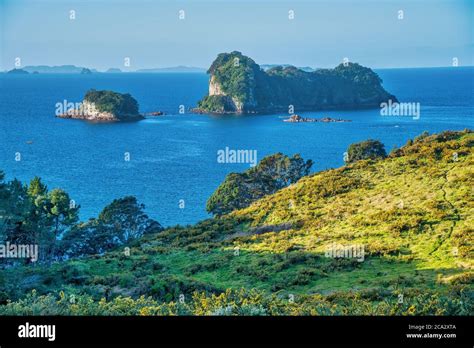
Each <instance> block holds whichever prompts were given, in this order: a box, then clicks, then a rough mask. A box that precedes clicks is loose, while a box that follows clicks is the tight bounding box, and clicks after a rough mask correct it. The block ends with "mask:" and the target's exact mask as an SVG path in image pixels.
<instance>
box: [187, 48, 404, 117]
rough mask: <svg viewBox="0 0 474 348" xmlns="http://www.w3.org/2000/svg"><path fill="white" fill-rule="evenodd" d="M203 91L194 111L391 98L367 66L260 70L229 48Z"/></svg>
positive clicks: (356, 104) (341, 104) (347, 104)
mask: <svg viewBox="0 0 474 348" xmlns="http://www.w3.org/2000/svg"><path fill="white" fill-rule="evenodd" d="M208 74H209V75H210V81H209V95H207V96H205V97H204V98H203V99H202V100H201V101H199V103H198V107H197V108H196V109H194V111H195V112H197V113H217V114H226V113H231V114H240V113H249V114H250V113H272V112H288V110H289V108H291V107H293V108H294V110H298V111H315V110H328V109H361V108H375V107H379V106H380V103H382V102H387V101H388V100H392V101H397V98H396V97H395V96H393V95H391V94H390V93H388V92H387V91H386V90H385V89H384V88H383V87H382V80H381V79H380V77H379V76H378V75H377V74H376V73H375V72H373V71H372V70H371V69H369V68H366V67H363V66H361V65H359V64H357V63H347V64H340V65H338V66H337V67H336V68H334V69H318V70H315V71H304V70H302V69H298V68H295V67H293V66H286V67H283V66H276V67H272V68H270V69H268V70H264V69H262V68H261V67H260V66H259V65H258V64H257V63H255V62H254V61H253V60H252V59H251V58H249V57H247V56H244V55H243V54H242V53H240V52H237V51H234V52H231V53H221V54H219V55H218V56H217V58H216V60H214V62H213V63H212V65H211V67H210V68H209V70H208Z"/></svg>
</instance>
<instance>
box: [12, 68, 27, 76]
mask: <svg viewBox="0 0 474 348" xmlns="http://www.w3.org/2000/svg"><path fill="white" fill-rule="evenodd" d="M7 74H13V75H27V74H29V72H28V71H26V70H24V69H12V70H10V71H8V72H7Z"/></svg>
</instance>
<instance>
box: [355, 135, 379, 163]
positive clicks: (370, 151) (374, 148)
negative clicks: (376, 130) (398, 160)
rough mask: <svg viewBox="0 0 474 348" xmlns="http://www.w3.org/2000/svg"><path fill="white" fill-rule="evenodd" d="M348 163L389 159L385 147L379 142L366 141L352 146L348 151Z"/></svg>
mask: <svg viewBox="0 0 474 348" xmlns="http://www.w3.org/2000/svg"><path fill="white" fill-rule="evenodd" d="M347 154H348V160H347V163H353V162H357V161H360V160H364V159H377V158H385V157H387V153H386V152H385V147H384V145H383V144H382V143H381V142H380V141H378V140H372V139H369V140H366V141H362V142H360V143H355V144H351V145H350V146H349V149H348V150H347Z"/></svg>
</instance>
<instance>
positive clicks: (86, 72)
mask: <svg viewBox="0 0 474 348" xmlns="http://www.w3.org/2000/svg"><path fill="white" fill-rule="evenodd" d="M81 74H83V75H90V74H92V71H91V70H90V69H87V68H82V70H81Z"/></svg>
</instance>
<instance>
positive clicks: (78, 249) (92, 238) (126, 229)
mask: <svg viewBox="0 0 474 348" xmlns="http://www.w3.org/2000/svg"><path fill="white" fill-rule="evenodd" d="M144 209H145V206H144V205H143V204H141V203H138V202H137V199H136V198H135V197H133V196H127V197H124V198H119V199H114V200H113V201H112V203H110V204H109V205H108V206H106V207H105V208H104V209H103V210H102V212H101V213H100V214H99V217H98V218H97V219H90V220H89V221H88V222H86V223H82V224H79V225H76V226H75V227H74V228H73V229H71V230H70V231H69V232H68V233H66V234H65V236H64V238H63V245H62V249H63V252H64V256H66V257H68V256H82V255H86V254H100V253H103V252H105V251H107V250H110V249H113V248H115V247H117V246H121V245H124V244H126V243H129V242H130V241H133V240H135V239H137V238H140V237H142V236H143V235H144V234H147V233H155V232H160V231H162V230H163V227H162V226H161V225H160V224H159V223H158V222H157V221H155V220H152V219H150V218H149V217H148V216H147V215H146V214H145V213H144V211H143V210H144Z"/></svg>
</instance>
